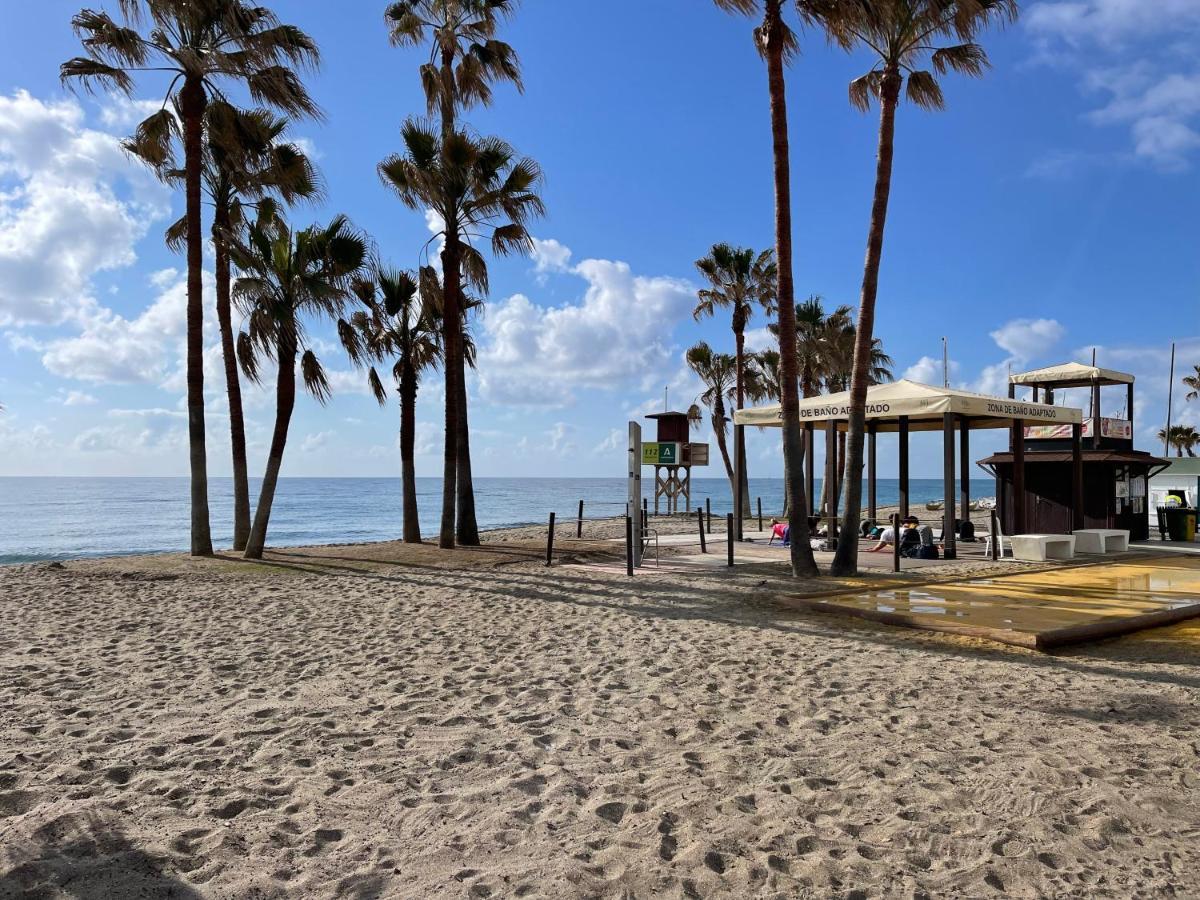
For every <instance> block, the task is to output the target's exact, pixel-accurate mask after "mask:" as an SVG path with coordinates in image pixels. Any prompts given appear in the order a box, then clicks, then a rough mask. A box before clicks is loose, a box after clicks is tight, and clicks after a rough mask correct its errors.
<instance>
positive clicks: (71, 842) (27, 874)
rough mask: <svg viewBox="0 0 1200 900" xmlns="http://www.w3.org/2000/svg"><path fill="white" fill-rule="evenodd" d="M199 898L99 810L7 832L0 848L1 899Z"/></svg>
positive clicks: (164, 863)
mask: <svg viewBox="0 0 1200 900" xmlns="http://www.w3.org/2000/svg"><path fill="white" fill-rule="evenodd" d="M35 814H36V813H35ZM2 830H3V829H0V831H2ZM202 896H203V895H202V894H200V893H199V892H198V891H196V889H195V888H193V887H192V886H191V885H189V884H187V883H186V882H184V881H181V880H179V879H178V878H177V877H176V876H175V875H174V874H173V873H171V871H170V865H169V861H168V858H167V857H165V856H161V855H155V854H153V853H150V852H147V851H146V850H142V849H140V848H138V847H137V846H136V845H134V843H133V842H132V841H131V840H130V839H129V838H128V837H127V836H126V835H125V834H124V832H123V831H122V830H121V829H120V827H119V826H118V825H117V824H116V823H115V822H113V821H112V819H111V814H108V815H105V814H102V813H101V812H100V811H98V810H83V811H75V812H67V813H65V814H63V815H59V816H55V817H53V818H51V819H48V820H47V821H45V822H43V823H42V824H40V826H38V827H36V828H35V829H34V830H32V831H31V832H26V833H23V834H22V833H17V834H13V833H11V832H10V833H9V834H7V835H5V837H4V840H3V847H0V898H5V900H7V898H23V900H35V898H43V897H45V898H50V897H55V898H58V897H72V898H78V900H101V898H106V900H107V898H115V897H144V898H172V900H201V898H202Z"/></svg>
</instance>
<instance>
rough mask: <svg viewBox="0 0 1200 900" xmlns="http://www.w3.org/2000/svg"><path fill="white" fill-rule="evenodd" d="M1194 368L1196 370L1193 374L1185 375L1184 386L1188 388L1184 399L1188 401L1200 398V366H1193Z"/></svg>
mask: <svg viewBox="0 0 1200 900" xmlns="http://www.w3.org/2000/svg"><path fill="white" fill-rule="evenodd" d="M1192 368H1193V369H1194V370H1195V371H1194V372H1193V373H1192V374H1191V375H1184V376H1183V384H1184V387H1186V388H1187V389H1188V392H1187V394H1185V395H1184V398H1183V399H1184V400H1186V401H1188V402H1190V401H1192V400H1195V399H1197V398H1200V366H1192Z"/></svg>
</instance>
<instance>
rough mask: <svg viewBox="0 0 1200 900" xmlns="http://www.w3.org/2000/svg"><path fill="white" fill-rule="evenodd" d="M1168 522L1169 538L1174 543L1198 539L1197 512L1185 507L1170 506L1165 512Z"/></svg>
mask: <svg viewBox="0 0 1200 900" xmlns="http://www.w3.org/2000/svg"><path fill="white" fill-rule="evenodd" d="M1163 516H1164V517H1165V518H1166V520H1167V536H1168V537H1169V538H1170V539H1171V540H1173V541H1194V540H1195V539H1196V510H1194V509H1188V508H1186V507H1183V506H1168V507H1166V508H1165V509H1164V510H1163Z"/></svg>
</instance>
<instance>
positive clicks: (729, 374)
mask: <svg viewBox="0 0 1200 900" xmlns="http://www.w3.org/2000/svg"><path fill="white" fill-rule="evenodd" d="M685 359H686V360H687V364H688V368H689V369H691V370H692V371H693V372H695V373H696V375H697V376H698V377H699V379H700V381H701V382H703V384H704V392H703V393H702V394H701V395H700V402H701V403H702V404H703V405H704V406H707V407H708V411H709V413H710V418H709V421H710V422H711V424H712V431H713V438H714V439H715V440H716V442H717V448H718V449H719V450H720V451H721V459H722V460H723V461H724V462H725V474H726V475H727V476H728V477H729V490H730V491H735V490H736V484H735V482H734V472H733V462H732V461H731V460H730V458H729V447H728V445H727V443H726V440H725V433H726V430H727V429H728V427H729V416H728V415H727V414H726V412H725V409H726V407H725V403H726V401H730V400H734V399H735V398H736V397H737V361H736V359H735V358H734V357H733V356H731V355H730V354H728V353H714V352H713V349H712V347H710V346H708V344H706V343H705V342H704V341H700V342H699V343H697V344H695V345H694V346H692V347H690V348H689V349H688V351H687V354H686V355H685Z"/></svg>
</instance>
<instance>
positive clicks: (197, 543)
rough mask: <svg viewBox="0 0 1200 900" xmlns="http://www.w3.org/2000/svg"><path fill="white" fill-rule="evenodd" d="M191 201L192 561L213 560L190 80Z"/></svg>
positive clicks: (198, 97) (195, 128)
mask: <svg viewBox="0 0 1200 900" xmlns="http://www.w3.org/2000/svg"><path fill="white" fill-rule="evenodd" d="M180 104H181V112H182V114H183V152H184V170H185V184H186V190H185V194H186V199H187V411H188V448H189V460H188V461H189V464H190V467H191V501H192V529H191V530H192V540H191V544H192V556H212V531H211V530H210V526H209V519H208V459H207V457H206V454H205V446H204V285H203V281H202V273H203V266H204V255H203V253H204V240H203V238H202V236H201V227H202V223H201V206H200V163H201V155H202V153H203V145H202V140H203V137H202V131H203V128H202V121H203V118H204V106H205V98H204V87H203V85H202V84H201V83H200V80H199V79H198V78H188V79H187V80H186V81H185V82H184V85H183V90H182V91H181V92H180Z"/></svg>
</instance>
